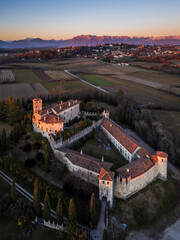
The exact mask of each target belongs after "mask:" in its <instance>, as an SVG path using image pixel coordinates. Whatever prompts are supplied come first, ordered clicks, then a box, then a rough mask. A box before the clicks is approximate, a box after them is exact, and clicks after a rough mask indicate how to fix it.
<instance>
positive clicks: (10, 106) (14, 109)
mask: <svg viewBox="0 0 180 240" xmlns="http://www.w3.org/2000/svg"><path fill="white" fill-rule="evenodd" d="M21 119H22V107H21V104H20V103H19V102H17V101H15V100H14V98H13V97H9V98H8V99H7V101H6V120H7V122H8V123H9V124H10V125H13V124H14V123H17V122H18V121H19V120H21Z"/></svg>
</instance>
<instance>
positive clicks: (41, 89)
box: [31, 83, 49, 94]
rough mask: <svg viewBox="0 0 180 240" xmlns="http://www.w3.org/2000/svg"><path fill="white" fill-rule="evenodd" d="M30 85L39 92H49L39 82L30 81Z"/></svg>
mask: <svg viewBox="0 0 180 240" xmlns="http://www.w3.org/2000/svg"><path fill="white" fill-rule="evenodd" d="M31 85H32V87H33V89H34V90H35V91H36V92H41V93H44V94H48V93H49V91H48V90H47V89H46V88H45V87H44V86H43V85H42V84H41V83H31Z"/></svg>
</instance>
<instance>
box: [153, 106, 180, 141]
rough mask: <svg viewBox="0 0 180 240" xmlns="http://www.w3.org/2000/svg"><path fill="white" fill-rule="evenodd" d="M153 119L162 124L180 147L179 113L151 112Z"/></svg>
mask: <svg viewBox="0 0 180 240" xmlns="http://www.w3.org/2000/svg"><path fill="white" fill-rule="evenodd" d="M152 116H153V119H154V120H156V121H158V122H160V123H162V124H163V126H164V128H165V129H166V130H168V131H169V132H170V133H171V134H172V136H173V137H174V139H175V140H176V141H179V145H180V112H175V111H163V110H152Z"/></svg>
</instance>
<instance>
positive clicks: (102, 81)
mask: <svg viewBox="0 0 180 240" xmlns="http://www.w3.org/2000/svg"><path fill="white" fill-rule="evenodd" d="M83 79H84V80H86V81H87V82H90V83H92V84H94V85H96V86H102V87H104V86H114V85H116V84H115V83H114V82H111V81H108V80H105V79H103V78H101V77H98V76H95V75H85V76H83Z"/></svg>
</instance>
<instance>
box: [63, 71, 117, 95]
mask: <svg viewBox="0 0 180 240" xmlns="http://www.w3.org/2000/svg"><path fill="white" fill-rule="evenodd" d="M64 72H65V73H67V74H69V75H70V76H72V77H74V78H77V79H79V80H80V81H82V82H84V83H86V84H88V85H90V86H91V87H94V88H96V89H98V90H99V91H101V92H104V93H108V94H112V93H110V92H109V91H107V90H105V89H103V88H101V87H100V86H96V85H94V84H92V83H89V82H87V81H85V80H84V79H82V78H79V77H77V76H76V75H74V74H72V73H70V72H69V71H68V70H64Z"/></svg>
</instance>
